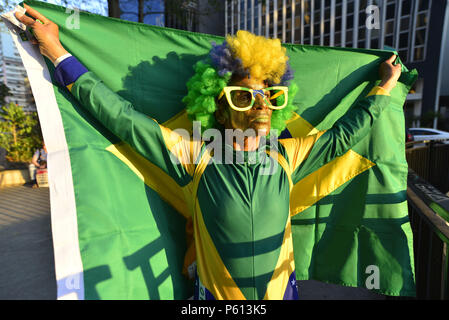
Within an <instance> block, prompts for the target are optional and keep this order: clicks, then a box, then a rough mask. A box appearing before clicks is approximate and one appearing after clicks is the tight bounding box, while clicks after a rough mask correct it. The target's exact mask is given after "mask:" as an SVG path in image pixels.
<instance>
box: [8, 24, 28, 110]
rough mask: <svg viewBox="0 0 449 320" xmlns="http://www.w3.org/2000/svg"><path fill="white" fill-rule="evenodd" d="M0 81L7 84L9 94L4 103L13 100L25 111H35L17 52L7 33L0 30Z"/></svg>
mask: <svg viewBox="0 0 449 320" xmlns="http://www.w3.org/2000/svg"><path fill="white" fill-rule="evenodd" d="M0 81H1V82H2V83H4V84H5V85H6V86H8V88H9V90H10V92H11V94H12V95H11V96H8V97H6V99H5V100H6V103H9V102H14V103H16V104H18V105H20V106H23V107H24V110H26V111H36V104H35V102H34V98H33V94H32V92H31V87H30V83H29V81H28V77H27V74H26V71H25V68H24V66H23V63H22V60H21V59H20V56H19V52H18V51H17V49H16V46H15V45H14V43H13V41H12V38H11V36H10V35H9V33H5V32H0Z"/></svg>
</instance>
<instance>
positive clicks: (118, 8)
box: [108, 0, 225, 35]
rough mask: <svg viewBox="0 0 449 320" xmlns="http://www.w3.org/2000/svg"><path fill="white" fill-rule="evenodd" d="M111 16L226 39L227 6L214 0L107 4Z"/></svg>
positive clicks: (132, 0)
mask: <svg viewBox="0 0 449 320" xmlns="http://www.w3.org/2000/svg"><path fill="white" fill-rule="evenodd" d="M108 10H109V16H110V17H115V18H120V19H123V20H128V21H135V22H142V23H146V24H151V25H156V26H162V27H168V28H175V29H181V30H188V31H193V32H202V33H209V34H215V35H224V31H225V28H224V2H223V1H211V0H188V1H186V0H168V1H167V0H165V1H164V0H139V1H135V0H108Z"/></svg>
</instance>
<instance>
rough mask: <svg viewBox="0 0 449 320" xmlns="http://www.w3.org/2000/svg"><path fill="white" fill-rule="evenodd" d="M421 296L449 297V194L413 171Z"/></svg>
mask: <svg viewBox="0 0 449 320" xmlns="http://www.w3.org/2000/svg"><path fill="white" fill-rule="evenodd" d="M407 199H408V207H409V217H410V224H411V227H412V230H413V246H414V257H415V277H416V297H417V299H441V300H443V299H444V300H447V299H449V280H448V274H449V264H448V259H449V223H448V221H449V197H447V196H446V195H444V194H443V193H441V192H440V191H439V190H438V189H436V188H435V187H434V186H432V185H431V184H429V183H428V182H427V181H425V180H424V179H422V178H420V177H419V176H418V175H417V174H416V173H415V172H413V170H410V171H409V176H408V188H407Z"/></svg>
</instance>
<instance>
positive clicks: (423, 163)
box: [405, 140, 449, 193]
mask: <svg viewBox="0 0 449 320" xmlns="http://www.w3.org/2000/svg"><path fill="white" fill-rule="evenodd" d="M447 141H449V140H446V142H447ZM405 156H406V158H407V163H408V165H409V167H410V168H411V169H413V171H414V172H416V174H418V175H419V176H420V177H421V178H423V179H425V180H427V181H428V182H429V183H430V184H432V185H433V186H435V187H436V188H437V189H438V190H440V191H441V192H443V193H447V192H448V191H449V144H444V143H442V141H428V140H427V141H413V142H409V143H407V144H406V151H405Z"/></svg>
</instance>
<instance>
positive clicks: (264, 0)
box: [225, 0, 449, 128]
mask: <svg viewBox="0 0 449 320" xmlns="http://www.w3.org/2000/svg"><path fill="white" fill-rule="evenodd" d="M448 7H449V4H448V1H447V0H433V1H432V0H226V4H225V29H226V33H227V34H234V33H235V32H236V31H237V30H239V29H244V30H249V31H251V32H254V33H256V34H260V35H264V36H266V37H272V38H274V37H277V38H279V39H281V40H282V41H283V42H288V43H295V44H308V45H321V46H339V47H353V48H368V49H395V50H396V51H397V52H398V53H399V56H400V57H401V59H402V61H403V62H404V63H405V65H406V66H407V67H408V68H409V69H413V68H416V69H417V70H418V72H419V80H418V81H417V82H416V84H415V86H414V87H413V88H412V90H411V92H410V94H409V96H408V98H407V101H406V104H405V107H404V111H405V115H406V121H407V126H420V125H421V123H423V124H424V122H425V125H427V126H433V127H435V128H436V127H437V118H436V117H435V114H436V113H437V112H438V111H440V112H441V110H440V109H439V107H440V105H441V102H444V101H447V100H446V99H445V98H444V97H443V98H442V99H440V94H445V93H446V94H447V90H449V89H447V82H446V88H444V90H441V87H442V84H443V83H444V81H447V80H445V79H443V80H442V78H441V76H442V71H441V69H442V66H443V62H444V58H446V60H448V59H449V57H448V56H447V54H446V55H443V49H444V43H443V42H444V41H443V40H446V39H445V38H447V37H448V34H446V37H444V30H445V26H446V29H447V23H448V19H449V14H448V13H447V11H448ZM448 68H449V67H448ZM446 74H447V73H446ZM446 89H447V90H446ZM426 119H428V120H427V121H426ZM429 119H430V120H429Z"/></svg>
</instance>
